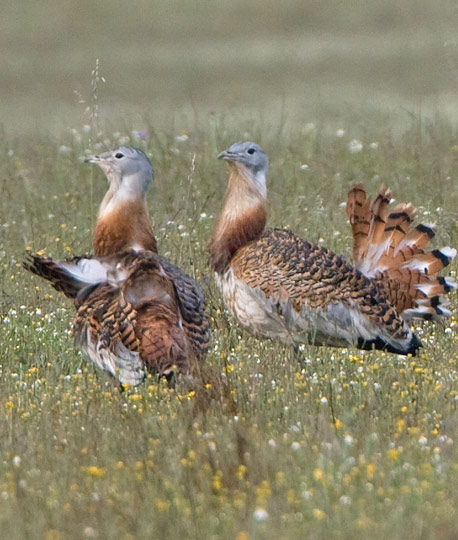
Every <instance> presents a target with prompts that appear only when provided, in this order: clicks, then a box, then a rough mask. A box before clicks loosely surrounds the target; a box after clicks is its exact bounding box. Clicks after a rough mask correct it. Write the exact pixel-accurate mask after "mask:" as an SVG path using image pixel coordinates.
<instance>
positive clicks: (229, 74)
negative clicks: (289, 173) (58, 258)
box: [0, 0, 458, 135]
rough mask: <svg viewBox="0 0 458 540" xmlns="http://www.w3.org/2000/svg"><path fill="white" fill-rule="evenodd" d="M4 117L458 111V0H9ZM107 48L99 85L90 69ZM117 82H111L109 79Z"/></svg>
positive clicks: (39, 120)
mask: <svg viewBox="0 0 458 540" xmlns="http://www.w3.org/2000/svg"><path fill="white" fill-rule="evenodd" d="M0 6H1V8H2V9H1V13H2V15H1V17H0V45H1V51H2V52H1V55H0V66H1V68H0V73H1V75H0V122H1V123H2V124H3V125H4V126H5V129H6V131H7V132H8V133H13V134H16V135H20V134H26V133H32V134H33V133H36V132H41V131H43V132H47V133H50V132H53V133H59V132H60V131H61V130H62V129H65V128H68V127H73V126H75V127H78V126H79V127H81V126H82V125H84V124H86V123H88V121H89V120H90V118H89V116H90V111H92V112H94V104H95V97H96V98H97V100H96V101H97V104H98V115H99V121H100V122H102V123H103V122H109V123H111V124H117V123H118V124H119V122H122V121H126V122H127V123H128V124H129V126H131V125H132V123H133V124H134V125H135V126H138V128H141V125H142V121H143V120H145V119H148V121H149V122H152V123H153V124H154V125H158V126H161V125H163V126H165V125H170V124H173V123H174V122H178V124H179V122H180V121H181V120H180V119H181V118H183V117H188V116H189V115H191V116H195V115H197V116H205V115H213V114H223V115H224V114H238V115H242V116H243V115H245V114H248V115H250V116H251V117H256V116H259V117H260V118H261V117H262V118H263V119H264V120H267V121H268V120H269V119H272V121H275V122H276V121H279V120H281V121H282V122H326V121H329V120H331V121H334V120H335V121H336V122H337V121H339V120H342V119H347V120H350V119H351V120H352V121H358V123H360V124H364V123H365V122H366V121H367V122H377V121H379V119H380V118H381V117H384V116H385V117H387V116H388V117H390V119H391V120H392V125H402V124H403V123H405V122H406V121H408V119H409V117H410V116H411V115H414V116H418V117H420V116H421V117H429V116H432V115H435V114H437V113H441V114H443V115H444V116H447V117H450V116H451V117H456V115H457V103H456V93H457V89H458V9H457V3H456V2H455V1H453V2H452V1H448V0H442V1H438V2H437V1H434V0H383V1H381V0H365V1H357V0H351V1H350V0H347V1H345V0H343V1H342V0H340V1H337V0H335V1H332V0H282V1H281V2H280V1H278V0H249V1H247V0H243V1H242V0H193V1H190V0H152V1H147V0H135V1H131V2H126V1H121V0H97V1H96V2H94V1H93V0H60V1H59V2H55V1H51V0H40V1H39V2H34V1H30V0H23V1H21V2H17V1H9V0H1V1H0ZM96 59H98V60H99V68H98V70H99V76H100V80H99V82H98V85H97V88H92V87H91V81H92V83H94V76H93V75H91V73H92V72H93V70H94V68H95V66H96ZM102 78H103V80H104V81H105V82H103V80H102Z"/></svg>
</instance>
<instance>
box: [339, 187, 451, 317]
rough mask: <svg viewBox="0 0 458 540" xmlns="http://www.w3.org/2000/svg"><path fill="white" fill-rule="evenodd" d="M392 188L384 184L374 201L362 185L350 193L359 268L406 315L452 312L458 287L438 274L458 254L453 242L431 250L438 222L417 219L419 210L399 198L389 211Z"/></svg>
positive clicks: (351, 218) (350, 215)
mask: <svg viewBox="0 0 458 540" xmlns="http://www.w3.org/2000/svg"><path fill="white" fill-rule="evenodd" d="M390 198H391V191H390V190H389V189H387V188H386V187H385V186H384V185H382V187H381V188H380V193H379V195H378V196H377V198H376V199H375V201H374V202H372V201H371V199H370V198H368V197H367V195H366V191H365V189H364V187H363V186H362V185H361V184H357V185H355V186H353V187H352V188H351V190H350V191H349V193H348V200H347V214H348V217H349V219H350V224H351V226H352V231H353V238H354V246H353V259H354V265H355V267H356V268H357V269H358V270H360V271H361V272H362V273H363V274H364V275H366V276H367V277H369V278H373V279H375V280H376V281H377V283H378V285H379V287H380V288H381V289H382V291H383V292H384V294H385V296H386V297H387V298H388V299H389V301H390V303H391V304H392V305H393V306H394V307H395V308H396V310H397V311H398V313H401V314H402V316H403V317H404V318H405V319H410V318H420V319H436V318H440V317H443V316H449V315H450V311H449V310H448V309H446V306H447V305H448V303H449V302H448V300H447V299H446V298H444V295H447V294H448V293H450V292H451V291H452V290H454V289H456V288H457V285H456V283H455V282H454V280H453V279H452V278H450V277H439V276H436V274H437V273H438V272H440V271H441V270H442V269H443V268H445V267H446V266H448V265H449V264H450V262H451V261H452V260H453V259H454V257H455V256H456V250H455V249H453V248H450V247H445V248H442V249H440V250H439V249H434V250H432V251H430V252H425V250H424V248H425V246H426V245H427V244H428V242H429V241H430V240H431V239H432V238H433V237H434V234H435V226H434V225H432V224H420V225H417V226H415V227H413V226H412V222H413V220H414V218H415V216H416V213H417V210H416V208H415V207H414V206H413V205H412V204H411V203H399V204H398V205H396V207H395V208H394V209H393V211H392V212H391V213H389V214H388V205H389V202H390Z"/></svg>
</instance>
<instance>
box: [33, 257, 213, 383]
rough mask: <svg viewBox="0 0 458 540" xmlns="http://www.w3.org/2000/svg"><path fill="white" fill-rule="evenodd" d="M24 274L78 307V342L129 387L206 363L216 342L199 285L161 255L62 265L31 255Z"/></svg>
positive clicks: (112, 258) (85, 261)
mask: <svg viewBox="0 0 458 540" xmlns="http://www.w3.org/2000/svg"><path fill="white" fill-rule="evenodd" d="M24 267H25V268H26V269H27V270H30V271H31V272H33V273H35V274H37V275H39V276H41V277H44V278H45V279H47V280H48V281H50V282H51V284H52V285H53V286H54V288H56V289H57V290H58V291H62V292H64V293H65V294H66V295H67V296H69V297H70V298H72V299H73V300H74V302H75V305H76V307H77V310H78V311H77V315H76V317H75V323H74V334H75V342H76V345H77V346H78V347H80V348H81V349H83V350H84V352H85V353H86V354H87V355H88V356H89V357H90V358H91V359H92V360H93V361H94V363H95V364H96V365H97V366H98V367H100V368H101V369H104V370H105V371H107V372H109V373H110V374H111V375H116V376H117V377H118V378H119V380H120V381H121V382H122V383H127V384H138V383H139V382H141V380H142V379H143V377H144V373H145V368H147V369H150V370H153V371H156V372H159V373H163V374H167V373H169V372H170V371H171V370H172V367H173V366H177V367H178V368H181V369H184V370H185V369H186V368H187V365H188V362H189V360H190V357H191V356H192V357H194V358H197V359H199V358H200V359H202V358H203V357H204V355H205V353H206V352H207V349H208V342H209V337H210V335H209V334H210V331H209V322H208V317H207V315H206V310H205V302H204V299H203V296H202V293H201V291H200V288H199V287H198V285H197V284H196V282H195V281H194V280H193V279H192V278H190V277H189V276H187V275H186V274H185V273H184V272H182V271H181V270H180V269H179V268H178V267H177V266H175V265H172V264H171V263H169V262H168V261H167V260H166V259H164V258H162V257H159V256H158V255H157V254H156V253H153V252H146V251H142V252H135V251H126V252H122V253H119V254H118V255H115V256H110V257H99V258H95V257H94V258H74V259H69V260H67V261H55V260H53V259H50V258H48V257H40V256H38V255H30V256H29V260H28V261H27V262H26V263H24Z"/></svg>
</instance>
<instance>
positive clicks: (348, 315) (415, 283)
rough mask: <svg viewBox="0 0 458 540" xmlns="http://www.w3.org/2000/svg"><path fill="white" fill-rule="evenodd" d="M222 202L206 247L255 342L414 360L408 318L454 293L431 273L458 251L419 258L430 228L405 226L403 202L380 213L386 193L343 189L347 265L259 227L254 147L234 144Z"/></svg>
mask: <svg viewBox="0 0 458 540" xmlns="http://www.w3.org/2000/svg"><path fill="white" fill-rule="evenodd" d="M218 157H219V158H220V159H223V160H225V161H226V162H227V163H228V165H229V173H230V174H229V182H228V187H227V192H226V198H225V202H224V205H223V209H222V211H221V215H220V217H219V219H218V221H217V224H216V227H215V230H214V231H213V236H212V239H211V241H210V244H209V253H210V260H211V264H212V266H213V269H214V271H215V275H216V281H217V284H218V286H219V288H220V289H221V292H222V295H223V298H224V302H225V304H226V306H227V308H228V309H229V310H230V311H231V313H232V314H233V316H234V317H235V318H236V319H237V321H238V322H239V323H240V325H241V326H243V327H244V328H247V329H248V330H250V331H251V332H252V333H253V334H254V335H255V336H258V337H267V338H272V339H277V340H280V341H281V342H283V343H285V344H288V345H298V344H302V343H311V344H315V345H330V346H336V347H346V346H349V345H354V346H356V347H358V348H360V349H372V348H375V349H381V350H386V351H389V352H394V353H399V354H409V353H410V354H412V355H414V354H415V353H416V351H417V349H418V348H419V347H420V346H421V343H420V341H419V340H418V338H417V337H416V336H415V334H414V333H413V332H412V331H411V330H410V328H409V325H408V324H407V321H408V320H409V319H411V318H415V317H416V318H420V319H430V318H440V317H443V316H447V315H449V314H450V313H449V311H447V310H446V309H445V304H446V301H445V299H444V298H443V297H442V296H441V295H443V294H447V293H448V292H450V291H451V290H452V289H455V288H456V285H455V283H454V282H453V280H451V279H450V278H442V277H437V276H435V274H437V272H438V271H439V270H441V269H442V268H443V267H444V266H447V265H448V264H449V262H450V261H451V260H452V259H453V257H454V256H455V255H456V250H454V249H451V248H444V249H442V250H434V251H431V252H427V253H425V252H424V249H423V248H424V246H425V245H426V244H427V242H428V241H429V240H430V239H431V238H432V236H433V228H432V226H427V225H418V226H417V227H414V228H412V227H411V226H410V222H411V220H412V218H413V216H414V214H415V210H414V208H413V206H412V205H411V204H400V205H398V206H397V207H396V208H395V209H394V211H393V212H392V213H391V214H389V215H388V210H387V207H388V203H389V200H390V192H389V191H388V190H387V189H386V188H385V187H382V189H381V191H380V194H379V195H378V197H377V198H376V200H375V201H374V202H373V203H372V202H371V201H370V200H368V199H367V197H366V193H365V191H364V189H363V188H362V186H360V185H358V186H355V187H353V188H352V190H351V191H350V193H349V200H348V205H347V211H348V214H349V216H350V221H351V224H352V227H353V234H354V238H355V249H354V255H355V261H354V266H352V265H350V264H349V263H348V262H346V261H345V260H344V259H343V258H342V257H341V256H338V255H336V254H334V253H332V252H331V251H328V250H327V249H325V248H322V247H319V246H315V245H312V244H311V243H309V242H307V241H306V240H303V239H302V238H299V237H298V236H296V235H295V234H293V233H292V232H291V231H288V230H283V229H265V223H266V200H267V199H266V175H267V169H268V160H267V156H266V154H265V152H264V150H263V149H262V148H261V147H260V146H258V145H257V144H255V143H252V142H243V143H236V144H233V145H232V146H231V147H230V148H229V149H227V150H225V151H224V152H222V153H221V154H220V155H219V156H218Z"/></svg>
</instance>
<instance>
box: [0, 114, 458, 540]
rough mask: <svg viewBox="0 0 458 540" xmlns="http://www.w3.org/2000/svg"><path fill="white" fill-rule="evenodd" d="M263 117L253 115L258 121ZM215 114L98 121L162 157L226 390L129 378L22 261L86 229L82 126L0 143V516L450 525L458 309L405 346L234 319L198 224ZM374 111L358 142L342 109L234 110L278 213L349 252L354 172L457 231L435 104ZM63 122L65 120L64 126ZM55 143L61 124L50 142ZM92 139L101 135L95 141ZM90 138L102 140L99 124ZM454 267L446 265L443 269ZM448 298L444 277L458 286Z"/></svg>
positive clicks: (162, 228) (99, 529)
mask: <svg viewBox="0 0 458 540" xmlns="http://www.w3.org/2000/svg"><path fill="white" fill-rule="evenodd" d="M253 126H254V127H253ZM239 127H240V126H237V129H236V127H235V126H234V125H233V124H231V123H229V121H227V120H226V121H225V120H224V119H220V118H215V117H214V116H211V117H209V119H208V120H207V121H206V123H205V124H203V125H194V126H188V128H187V129H186V131H185V132H184V131H181V132H179V133H177V132H170V133H167V132H165V131H163V132H162V131H161V132H156V131H155V130H154V126H151V125H145V126H144V128H145V130H146V131H147V132H148V135H145V133H141V134H140V135H141V136H142V137H144V138H143V139H139V138H138V133H133V134H132V133H130V131H126V132H118V133H110V134H105V138H106V139H109V140H105V141H104V142H102V143H101V144H102V146H104V147H105V146H106V147H114V146H116V145H118V144H120V143H123V144H131V143H132V144H135V145H137V146H140V147H142V148H144V149H145V150H146V151H147V152H148V153H149V154H150V156H151V159H152V162H153V164H154V166H155V170H156V179H155V180H154V183H153V186H152V189H151V194H150V199H149V200H150V209H151V213H152V221H153V223H154V229H155V231H156V233H157V236H158V241H159V245H160V250H161V252H162V253H164V254H167V255H168V256H170V258H171V259H172V260H173V261H176V262H177V263H179V264H180V265H181V266H182V267H183V268H185V269H186V270H187V271H188V272H189V273H191V274H192V275H194V276H195V277H196V278H197V279H198V280H199V281H200V282H201V283H202V286H203V288H204V292H205V294H206V296H207V298H208V305H209V310H210V314H211V317H212V326H213V341H212V347H211V351H210V355H209V362H210V364H211V365H212V366H213V367H214V368H215V369H216V370H217V371H218V372H220V373H221V374H222V376H223V377H224V379H225V380H226V381H227V384H228V385H229V388H230V390H231V393H232V396H233V400H234V403H235V408H233V407H232V406H228V404H227V403H226V402H225V399H221V400H215V401H214V402H213V403H212V404H211V406H210V408H209V409H208V410H207V411H206V412H201V411H199V409H198V408H197V407H196V406H195V400H196V396H195V393H194V392H193V391H192V390H191V391H181V392H180V391H174V390H169V389H168V388H167V387H166V386H165V385H164V384H161V383H160V382H158V381H157V380H156V379H155V378H154V377H150V378H149V379H148V380H147V381H146V382H145V384H143V385H141V386H140V387H138V388H136V389H129V390H127V391H124V392H120V391H119V389H118V388H117V387H116V385H114V384H112V382H111V381H109V380H108V379H107V378H106V377H104V376H103V375H101V374H100V373H98V372H96V371H95V370H94V369H93V368H92V366H90V365H88V364H87V362H86V360H85V359H84V358H83V357H81V356H80V354H79V353H77V352H75V351H74V349H73V346H72V338H71V335H70V334H71V331H70V327H71V316H72V306H71V304H70V303H69V302H67V301H66V300H65V299H64V298H63V297H62V296H61V295H59V294H57V293H56V292H54V291H53V290H52V289H51V288H50V287H49V286H48V285H47V284H46V283H42V282H41V281H39V280H38V279H36V278H34V277H31V276H29V275H28V274H26V273H25V272H24V271H23V269H22V268H21V261H22V259H23V257H24V252H25V250H28V249H32V248H33V249H34V250H43V251H45V252H47V253H51V254H52V255H54V256H57V257H63V256H66V255H69V254H70V253H85V252H87V251H89V250H90V235H91V229H92V226H93V220H94V215H95V212H96V208H97V204H98V202H99V201H100V199H101V197H102V195H103V192H104V190H105V188H106V185H105V182H106V181H105V179H104V178H103V175H102V174H101V173H100V172H99V171H94V170H93V168H91V167H88V166H87V165H85V164H84V163H82V162H81V156H84V154H85V152H87V151H88V149H89V146H90V137H91V131H90V130H88V128H84V129H81V130H80V131H75V132H74V133H73V134H70V135H68V138H67V140H64V139H63V138H61V139H59V140H54V139H51V138H47V139H43V138H42V139H35V141H34V144H33V145H31V144H29V143H21V142H14V141H9V140H8V139H4V141H3V148H2V155H1V158H0V162H1V168H2V186H1V190H2V198H1V205H2V208H1V215H2V227H1V235H2V236H1V240H2V251H1V253H0V255H1V257H2V261H1V287H2V296H1V300H0V302H1V306H0V307H1V317H2V318H1V324H0V343H1V349H2V350H1V357H2V366H1V370H2V377H1V380H0V388H1V392H0V395H1V396H2V399H1V403H0V407H1V409H2V414H1V416H0V423H1V433H2V436H1V438H0V455H1V461H0V470H1V473H0V479H1V480H0V498H1V500H2V504H1V505H0V523H1V526H2V531H3V534H4V535H5V537H6V538H9V539H16V538H17V539H19V538H45V539H46V540H51V539H58V538H95V537H98V538H120V539H130V538H132V539H133V538H177V537H183V538H215V539H216V538H237V539H238V540H241V539H245V538H272V539H277V538H312V539H313V538H316V539H321V538H323V539H324V538H336V539H340V538H341V539H347V538H367V537H368V535H369V534H370V535H371V537H373V538H377V539H378V538H379V539H384V538H386V537H387V536H388V535H389V536H390V537H392V538H396V539H397V538H399V539H401V538H406V537H409V538H412V539H417V538H418V539H430V538H431V539H432V538H440V539H452V538H454V537H455V533H456V530H457V527H458V516H457V512H456V499H457V495H458V493H457V490H458V488H457V485H458V483H457V478H458V467H457V463H458V451H457V441H458V419H457V414H456V409H457V405H458V397H457V396H458V393H457V382H458V372H457V369H456V347H457V340H458V328H457V326H456V321H455V319H454V318H452V320H451V321H448V322H446V323H445V324H437V325H433V324H422V325H419V326H418V328H417V332H418V334H419V335H420V336H421V339H422V341H423V342H424V349H423V350H422V353H421V354H420V356H418V357H416V358H411V357H407V358H406V357H401V356H396V355H390V354H385V353H380V352H369V353H361V352H359V351H357V350H351V349H349V350H337V349H331V348H313V347H305V348H304V350H303V351H302V360H301V361H300V362H297V360H294V359H293V358H292V356H291V354H290V351H288V350H287V349H285V348H283V347H281V346H280V345H276V344H273V343H271V342H269V341H265V342H261V341H257V340H255V339H254V338H252V337H250V336H249V335H248V334H247V333H245V332H242V331H241V330H240V329H239V328H238V327H237V326H236V325H235V324H234V322H233V320H232V319H231V317H230V316H229V315H228V313H227V312H226V311H225V310H224V308H223V306H222V303H221V300H220V297H219V294H218V292H217V291H216V290H215V287H214V284H213V281H212V279H211V272H210V269H209V266H208V264H207V258H206V253H205V244H206V242H207V240H208V238H209V235H210V232H211V228H212V226H213V224H214V221H215V216H216V215H217V212H218V209H219V207H220V204H221V197H222V194H223V191H224V184H225V179H226V170H225V167H224V165H223V164H222V163H220V162H218V161H217V160H216V159H215V156H216V155H217V152H218V150H221V149H223V148H225V147H227V146H228V144H229V143H231V142H232V141H233V140H236V139H237V138H240V137H241V135H240V132H239V131H238V129H239ZM387 133H388V129H387V127H386V126H381V127H380V129H379V130H378V131H374V132H372V133H365V134H364V136H363V135H361V138H360V140H358V141H355V140H353V139H350V137H349V136H348V135H347V128H346V127H341V128H340V129H339V130H336V132H334V133H333V134H331V135H323V134H322V133H321V129H320V126H313V125H306V126H304V127H303V129H302V130H298V131H297V132H290V133H288V134H285V135H284V136H283V137H281V139H279V138H278V137H277V133H276V130H271V131H270V132H269V130H262V132H261V130H260V129H257V128H256V123H255V122H253V123H251V125H250V122H248V121H246V124H245V125H244V126H243V134H242V137H243V138H248V139H255V140H257V141H259V142H260V143H261V144H263V145H264V146H265V148H266V149H268V150H269V149H272V151H271V152H270V157H271V172H270V180H269V193H270V201H271V204H270V223H271V224H274V225H279V226H288V227H290V228H292V229H294V230H295V231H296V232H297V233H299V234H301V235H303V236H305V237H307V238H309V239H310V240H313V241H314V242H319V243H322V244H323V245H326V246H329V247H330V248H332V249H334V250H335V251H337V252H341V253H344V254H346V255H347V256H349V254H350V250H351V238H350V228H349V226H348V224H347V223H346V216H345V212H344V209H343V208H341V203H342V202H343V201H344V199H345V194H346V191H347V189H348V187H349V185H350V184H351V182H352V181H354V180H361V181H364V183H365V184H366V185H367V187H368V188H369V189H370V190H372V191H375V190H376V189H377V188H378V187H379V185H380V183H381V182H382V181H387V182H389V184H390V185H391V187H392V188H393V191H394V193H395V195H396V196H397V197H398V200H400V198H403V199H405V198H407V199H411V200H413V201H414V203H416V204H418V205H419V208H420V209H419V219H422V220H425V221H427V222H430V221H435V222H437V223H438V235H437V236H438V238H437V239H436V240H435V243H436V245H437V246H441V245H446V244H450V245H457V239H458V238H457V237H458V231H457V226H456V219H457V214H456V207H457V202H458V201H457V199H458V191H457V190H456V189H455V188H454V182H455V180H454V171H456V165H457V159H458V152H457V150H458V147H457V145H456V142H457V141H456V136H455V133H454V131H453V130H452V129H451V128H450V126H449V125H448V124H447V123H440V122H437V123H435V124H431V125H428V126H424V125H423V126H422V125H420V124H418V123H413V124H412V126H411V128H410V129H409V130H407V131H406V132H405V133H404V134H403V136H402V137H398V138H396V137H394V136H390V135H387ZM64 138H65V137H64ZM63 142H65V144H62V143H63ZM91 144H92V146H93V148H94V143H93V142H92V143H91ZM95 147H96V145H95ZM455 269H456V267H455V266H453V267H452V273H454V272H455ZM452 302H453V305H455V303H456V298H453V299H452Z"/></svg>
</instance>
